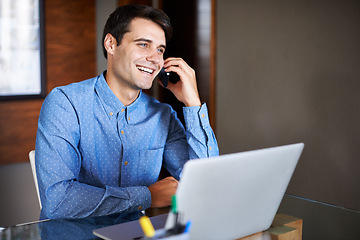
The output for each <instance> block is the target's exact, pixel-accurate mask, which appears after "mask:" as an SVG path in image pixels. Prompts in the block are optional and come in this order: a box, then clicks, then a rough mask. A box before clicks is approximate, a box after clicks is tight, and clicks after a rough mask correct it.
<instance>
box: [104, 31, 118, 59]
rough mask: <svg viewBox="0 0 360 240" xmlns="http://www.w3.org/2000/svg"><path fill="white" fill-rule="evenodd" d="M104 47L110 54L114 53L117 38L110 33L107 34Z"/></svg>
mask: <svg viewBox="0 0 360 240" xmlns="http://www.w3.org/2000/svg"><path fill="white" fill-rule="evenodd" d="M104 47H105V49H106V51H107V53H108V55H109V54H110V55H113V54H114V50H115V47H116V39H115V38H114V37H113V35H111V34H110V33H108V34H106V36H105V39H104Z"/></svg>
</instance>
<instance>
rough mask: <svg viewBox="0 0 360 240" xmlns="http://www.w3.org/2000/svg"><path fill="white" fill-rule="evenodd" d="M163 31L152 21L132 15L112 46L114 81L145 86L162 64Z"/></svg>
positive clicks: (134, 87) (164, 44)
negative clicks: (127, 30)
mask: <svg viewBox="0 0 360 240" xmlns="http://www.w3.org/2000/svg"><path fill="white" fill-rule="evenodd" d="M165 46H166V39H165V33H164V31H163V29H162V28H161V27H160V26H159V25H157V24H156V23H154V22H152V21H150V20H146V19H142V18H135V19H134V20H132V22H131V24H130V31H129V32H127V33H126V34H125V35H124V37H123V39H122V41H121V44H120V45H119V46H116V47H115V50H114V54H113V62H112V65H113V66H112V69H113V72H114V75H115V77H116V81H120V82H119V83H121V84H126V85H127V86H128V87H130V88H132V89H134V90H139V89H149V88H150V87H151V85H152V82H153V80H154V78H155V76H156V75H157V74H158V73H159V71H160V70H161V68H162V67H163V65H164V56H163V55H164V52H165Z"/></svg>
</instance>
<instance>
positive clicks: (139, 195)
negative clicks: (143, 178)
mask: <svg viewBox="0 0 360 240" xmlns="http://www.w3.org/2000/svg"><path fill="white" fill-rule="evenodd" d="M126 190H127V192H128V194H129V197H130V201H131V202H130V208H129V210H130V211H139V212H140V211H143V210H145V209H147V208H149V207H150V205H151V193H150V190H149V189H148V188H147V187H142V186H141V187H138V186H137V187H127V188H126Z"/></svg>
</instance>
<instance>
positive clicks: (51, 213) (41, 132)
mask: <svg viewBox="0 0 360 240" xmlns="http://www.w3.org/2000/svg"><path fill="white" fill-rule="evenodd" d="M79 140H80V131H79V123H78V119H77V114H76V110H75V108H74V107H73V105H72V103H71V101H70V100H69V99H68V98H67V97H66V95H65V94H64V93H62V92H61V91H60V90H54V91H52V92H51V93H50V94H49V95H48V97H47V98H46V99H45V101H44V103H43V106H42V108H41V112H40V116H39V122H38V132H37V137H36V147H35V150H36V153H35V158H36V160H35V161H36V171H37V176H38V183H39V190H40V197H41V203H42V210H41V216H42V217H41V218H50V219H55V218H84V217H88V216H103V215H109V214H114V213H122V212H123V213H124V214H125V213H128V212H134V211H139V212H140V211H141V210H143V209H146V208H148V207H150V205H151V195H150V191H149V189H148V188H147V187H144V186H133V187H116V186H92V185H89V184H85V183H83V182H79V181H78V176H79V172H80V168H81V161H82V160H81V153H80V151H79V149H78V147H77V146H78V144H79ZM89 177H91V173H89Z"/></svg>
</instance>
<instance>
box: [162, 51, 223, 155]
mask: <svg viewBox="0 0 360 240" xmlns="http://www.w3.org/2000/svg"><path fill="white" fill-rule="evenodd" d="M164 68H165V69H166V70H165V71H166V72H171V71H172V72H175V73H176V74H178V75H179V77H180V81H179V82H177V83H171V82H169V84H168V89H169V90H170V91H171V92H172V93H173V94H174V95H175V97H176V98H177V99H178V100H179V101H181V102H182V103H184V104H185V108H184V109H183V112H184V119H185V124H186V140H187V143H188V144H189V146H190V149H189V159H196V158H205V157H211V156H217V155H219V148H218V145H217V141H216V138H215V134H214V132H213V130H212V128H211V126H210V122H209V115H208V109H207V106H206V104H205V103H204V104H201V101H200V97H199V92H198V89H197V82H196V74H195V71H194V70H193V69H192V68H191V67H190V66H189V65H188V64H187V63H186V62H185V61H184V60H183V59H181V58H167V59H166V60H165V62H164Z"/></svg>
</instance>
